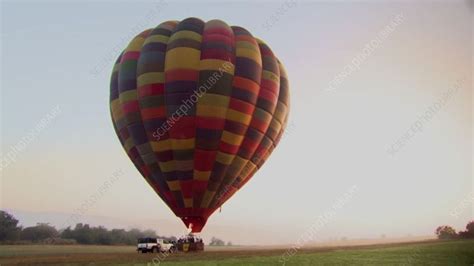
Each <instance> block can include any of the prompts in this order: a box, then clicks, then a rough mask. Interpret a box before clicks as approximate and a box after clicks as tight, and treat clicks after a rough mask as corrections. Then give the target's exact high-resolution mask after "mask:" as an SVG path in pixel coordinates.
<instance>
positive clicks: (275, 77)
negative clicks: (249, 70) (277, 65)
mask: <svg viewBox="0 0 474 266" xmlns="http://www.w3.org/2000/svg"><path fill="white" fill-rule="evenodd" d="M262 79H268V80H271V81H273V82H275V83H276V84H280V77H278V75H275V73H273V72H271V71H268V70H263V71H262Z"/></svg>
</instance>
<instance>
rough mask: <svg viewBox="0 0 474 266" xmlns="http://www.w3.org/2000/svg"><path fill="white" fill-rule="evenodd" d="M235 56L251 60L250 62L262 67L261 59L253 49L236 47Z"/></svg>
mask: <svg viewBox="0 0 474 266" xmlns="http://www.w3.org/2000/svg"><path fill="white" fill-rule="evenodd" d="M236 56H238V57H246V58H248V59H251V60H252V61H255V62H256V63H257V64H258V65H260V66H261V65H262V58H261V56H260V53H258V52H256V51H255V50H253V49H247V48H240V47H238V48H237V49H236Z"/></svg>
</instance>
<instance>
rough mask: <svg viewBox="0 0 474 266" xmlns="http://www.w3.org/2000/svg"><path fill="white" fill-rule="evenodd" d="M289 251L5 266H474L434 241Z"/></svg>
mask: <svg viewBox="0 0 474 266" xmlns="http://www.w3.org/2000/svg"><path fill="white" fill-rule="evenodd" d="M285 251H286V250H285V249H266V250H252V249H232V248H230V249H223V250H219V251H217V250H212V249H208V250H207V251H205V252H199V253H188V254H185V253H177V254H172V255H169V256H166V257H165V258H164V259H163V257H160V255H158V254H137V253H136V252H135V247H133V246H83V245H73V246H41V245H24V246H23V245H17V246H0V265H3V264H5V265H7V264H29V265H31V264H50V263H55V264H61V265H83V264H90V263H93V264H98V265H117V264H120V265H158V263H156V264H153V263H152V261H153V260H154V261H155V262H158V261H160V265H282V261H283V260H284V258H287V260H286V265H474V240H458V241H432V242H426V243H404V244H391V245H375V246H365V247H360V246H359V247H341V248H332V247H331V248H311V249H302V250H299V251H298V252H297V253H296V254H294V255H293V256H291V257H282V255H283V254H285Z"/></svg>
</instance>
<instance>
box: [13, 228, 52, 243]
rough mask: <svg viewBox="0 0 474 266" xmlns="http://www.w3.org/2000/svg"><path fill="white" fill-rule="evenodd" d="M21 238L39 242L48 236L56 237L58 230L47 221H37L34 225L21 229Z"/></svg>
mask: <svg viewBox="0 0 474 266" xmlns="http://www.w3.org/2000/svg"><path fill="white" fill-rule="evenodd" d="M20 235H21V239H22V240H30V241H33V242H39V241H41V240H45V239H48V238H53V237H57V236H58V235H59V234H58V231H57V230H56V228H54V227H53V226H51V225H49V224H47V223H37V224H36V226H30V227H26V228H25V229H23V230H22V231H21V234H20Z"/></svg>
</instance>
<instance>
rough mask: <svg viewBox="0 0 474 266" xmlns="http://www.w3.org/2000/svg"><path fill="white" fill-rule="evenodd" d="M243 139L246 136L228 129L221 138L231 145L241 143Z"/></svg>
mask: <svg viewBox="0 0 474 266" xmlns="http://www.w3.org/2000/svg"><path fill="white" fill-rule="evenodd" d="M243 139H244V136H242V135H238V134H234V133H231V132H229V131H227V130H225V131H224V132H223V133H222V138H221V140H222V141H224V142H226V143H228V144H231V145H240V144H241V143H242V140H243Z"/></svg>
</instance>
